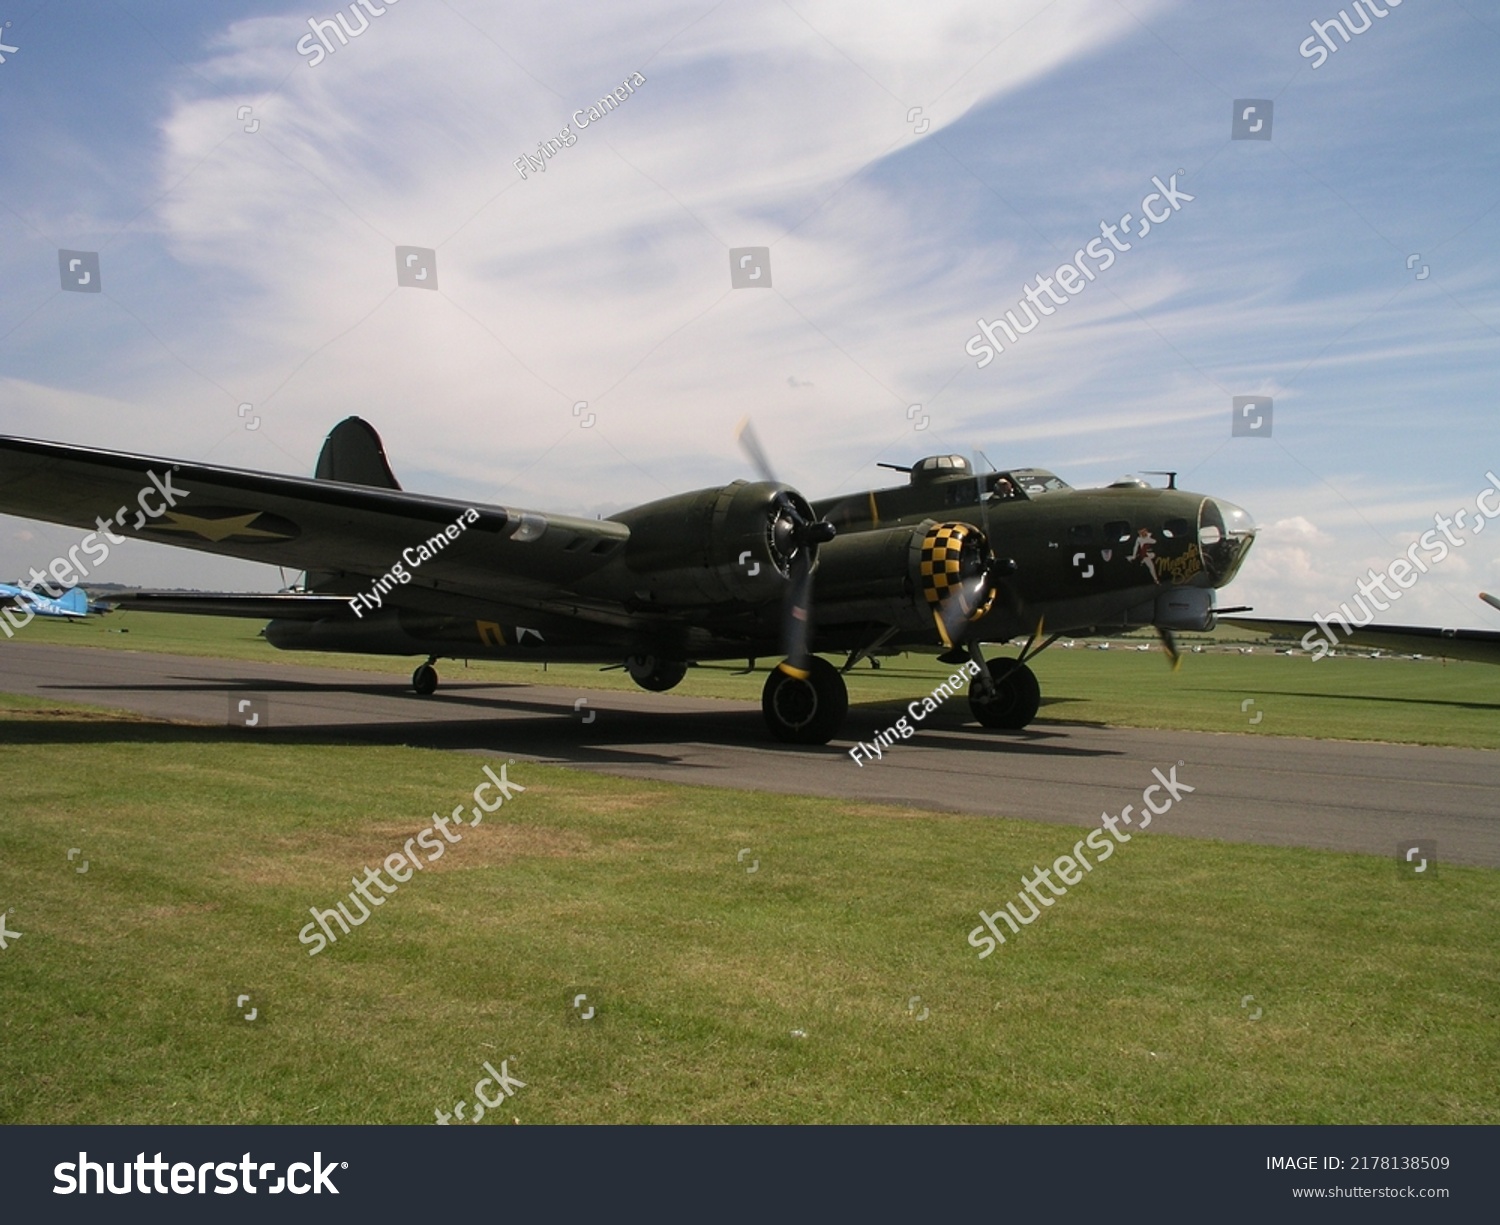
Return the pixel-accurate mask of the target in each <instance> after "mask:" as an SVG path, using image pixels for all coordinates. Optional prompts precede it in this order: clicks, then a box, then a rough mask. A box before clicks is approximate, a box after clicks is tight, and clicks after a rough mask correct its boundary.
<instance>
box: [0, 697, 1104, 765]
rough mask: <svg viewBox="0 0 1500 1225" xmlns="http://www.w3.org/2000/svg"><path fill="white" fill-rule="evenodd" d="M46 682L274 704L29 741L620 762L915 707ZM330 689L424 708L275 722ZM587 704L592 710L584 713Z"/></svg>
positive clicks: (824, 750) (958, 735) (876, 727)
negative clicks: (247, 719) (838, 717)
mask: <svg viewBox="0 0 1500 1225" xmlns="http://www.w3.org/2000/svg"><path fill="white" fill-rule="evenodd" d="M40 688H41V689H42V690H44V691H45V690H48V689H53V688H56V689H57V690H59V691H63V692H66V693H67V694H70V695H72V694H84V693H90V692H93V693H118V694H130V693H140V694H171V693H180V694H183V695H184V696H195V697H199V698H201V697H203V696H205V695H208V694H214V693H220V694H223V696H224V701H225V704H226V709H227V705H228V701H229V699H230V696H231V695H233V694H236V693H241V694H259V695H265V696H266V698H267V699H268V702H269V704H270V710H269V712H268V713H269V720H268V723H267V724H266V725H265V726H263V727H260V728H255V729H250V728H243V727H238V726H234V725H232V724H229V723H228V721H227V719H226V722H225V724H224V725H223V726H222V728H215V727H214V726H213V725H212V724H209V725H205V726H203V727H202V728H201V730H200V729H192V728H187V727H184V726H183V725H182V724H180V723H176V724H156V725H153V724H139V723H116V722H113V721H109V722H93V723H84V722H78V723H74V722H69V723H57V724H47V723H38V724H32V725H29V726H28V730H27V734H26V739H27V741H29V742H30V743H46V742H48V740H49V736H48V733H47V728H48V727H49V726H52V727H55V728H56V729H57V732H58V734H57V736H56V739H57V740H59V741H67V742H69V743H79V742H91V743H107V742H110V741H113V740H121V739H128V740H131V741H147V742H149V741H150V740H152V739H153V736H152V729H154V730H156V731H157V732H159V733H160V735H159V737H157V738H159V739H161V740H163V741H179V740H182V739H184V738H192V733H194V732H196V733H197V734H198V735H199V736H202V735H209V736H214V737H215V738H217V737H218V736H220V735H224V736H229V737H232V738H233V739H235V740H242V739H245V738H247V737H249V738H257V737H264V738H266V739H268V740H271V741H273V742H275V743H279V744H351V743H353V744H378V745H410V746H412V747H414V748H432V749H457V750H475V749H486V750H489V751H491V752H496V753H522V754H526V755H528V756H536V757H541V758H546V759H550V760H556V761H560V762H565V763H572V764H578V765H590V764H601V765H602V764H607V765H615V766H618V765H623V764H630V763H631V762H639V763H642V764H654V765H660V764H662V763H663V762H672V761H683V760H684V759H685V755H683V754H676V753H672V752H669V751H663V750H670V749H671V748H672V747H673V746H680V745H683V744H693V745H700V746H707V747H710V748H727V749H738V750H751V751H762V752H766V753H774V754H776V755H782V754H790V755H795V756H797V757H830V756H838V757H844V756H847V753H848V748H849V746H850V745H852V744H853V743H854V741H855V740H857V739H865V740H868V741H871V742H873V740H874V738H875V736H876V735H877V733H879V732H881V731H883V730H884V729H886V728H889V727H892V726H893V725H894V724H895V723H896V721H897V719H899V718H900V717H901V716H902V715H905V714H906V713H907V711H906V707H905V706H904V705H903V704H901V703H899V702H890V701H881V702H875V703H867V704H861V705H858V706H851V707H850V711H849V718H848V722H847V725H846V727H845V729H844V733H843V735H842V736H841V737H840V738H839V739H837V740H835V741H834V742H833V743H832V744H828V745H791V744H781V743H779V742H778V741H775V740H773V739H771V737H770V736H769V735H768V734H767V732H766V728H765V724H764V722H763V721H762V718H761V715H760V712H759V710H757V709H755V708H753V707H748V706H747V705H737V706H735V707H733V708H730V709H726V710H723V711H707V712H706V711H703V710H702V709H701V708H700V709H694V710H673V709H666V708H661V709H652V710H641V709H628V710H622V709H611V707H610V704H609V703H610V700H611V698H613V697H617V696H623V697H625V698H626V699H627V700H639V699H637V698H636V695H634V694H625V695H618V694H616V693H615V692H614V691H608V690H595V691H592V692H590V693H588V694H587V695H585V696H587V697H588V699H589V706H588V709H587V711H580V710H575V709H573V708H572V705H571V702H570V701H568V699H563V700H562V701H559V700H558V699H557V698H552V699H550V700H549V699H538V698H531V699H528V698H525V697H523V696H521V695H520V694H517V693H515V692H514V691H516V690H521V691H524V690H526V689H527V688H529V686H526V685H517V684H509V683H496V682H485V683H475V684H469V685H466V684H464V683H462V682H461V681H459V682H453V683H450V684H445V685H444V686H443V688H442V689H441V690H440V691H439V692H438V693H436V694H433V695H431V696H429V697H423V698H417V697H414V696H413V695H412V694H411V692H410V690H409V689H408V688H407V687H406V686H405V685H404V684H401V683H399V682H395V681H393V682H392V683H390V684H378V683H377V684H369V683H358V682H350V683H343V684H341V683H334V684H312V683H308V682H303V681H291V680H283V679H277V678H269V677H266V678H245V677H192V678H186V677H184V678H180V679H173V680H171V681H164V682H159V683H144V684H98V685H80V684H76V683H74V684H68V685H58V686H49V685H43V686H40ZM497 691H499V693H501V694H504V695H505V696H502V697H500V698H499V699H498V700H497V699H496V696H494V695H495V694H496V692H497ZM322 694H348V695H353V696H357V697H363V698H367V699H385V700H390V701H393V702H399V703H401V704H403V705H405V704H407V703H411V704H417V703H419V704H420V710H421V716H420V717H416V718H410V719H408V718H402V717H400V715H399V713H397V712H392V713H391V714H389V715H387V714H386V713H385V712H383V711H375V712H372V713H371V715H370V717H369V718H368V720H361V721H358V722H354V721H347V720H340V719H339V718H338V714H339V712H337V711H333V710H327V711H321V712H317V713H319V714H327V715H330V716H333V717H332V718H331V719H330V720H329V721H326V722H316V723H313V722H305V721H304V722H295V723H287V722H280V721H278V713H280V712H278V707H277V703H276V698H277V696H278V695H280V696H282V697H292V696H294V695H301V696H314V695H322ZM727 705H728V704H727V703H726V706H727ZM445 708H447V709H449V710H454V713H455V716H456V717H454V718H444V717H443V712H444V709H445ZM455 708H457V709H455ZM460 712H461V713H460ZM308 713H309V712H308V711H307V710H306V709H303V710H300V711H297V712H296V715H295V716H294V717H295V718H297V719H300V720H305V719H306V718H307V715H308ZM486 714H493V715H494V716H495V718H492V719H485V718H483V717H482V716H484V715H486ZM590 714H591V715H593V718H592V719H589V720H588V721H587V722H585V719H587V717H588V715H590ZM152 717H160V718H174V717H175V718H194V717H195V716H193V715H191V714H188V713H187V712H183V713H182V714H180V715H176V716H173V715H167V714H160V713H158V714H156V715H154V716H152ZM198 717H201V716H198ZM911 725H912V726H914V727H915V728H916V729H917V733H916V735H914V736H913V738H912V739H910V740H900V739H897V740H896V742H895V743H896V745H897V746H898V747H908V746H914V747H919V748H930V749H942V750H946V751H956V752H965V753H983V754H996V753H1003V754H1008V755H1010V754H1014V755H1020V756H1046V757H1079V758H1094V757H1114V756H1120V755H1121V754H1120V752H1119V751H1118V750H1115V749H1105V748H1098V747H1086V746H1083V745H1079V744H1077V743H1072V742H1070V741H1071V740H1072V735H1071V734H1070V731H1071V728H1074V727H1077V728H1082V727H1085V726H1087V725H1082V724H1074V725H1070V727H1069V730H1064V729H1063V728H1062V727H1058V728H1047V727H1036V726H1033V727H1030V728H1027V729H1026V730H1024V731H1019V732H1010V731H993V730H987V729H983V728H981V727H979V725H978V724H977V723H974V722H972V721H970V720H969V718H968V710H967V706H966V704H965V705H960V704H958V703H954V704H953V705H952V706H951V708H950V707H945V708H943V709H940V710H938V711H935V712H933V713H932V714H930V715H929V716H928V717H927V718H926V719H925V720H924V721H923V722H921V723H914V722H913V723H911ZM933 733H938V734H937V735H933ZM185 734H186V735H185ZM694 764H696V765H698V766H700V767H701V766H704V765H706V764H707V763H704V762H702V761H701V759H698V760H695V763H694Z"/></svg>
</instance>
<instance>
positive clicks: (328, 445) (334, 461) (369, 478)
mask: <svg viewBox="0 0 1500 1225" xmlns="http://www.w3.org/2000/svg"><path fill="white" fill-rule="evenodd" d="M314 475H315V476H316V477H317V478H318V480H320V481H342V482H343V483H344V484H346V485H372V486H374V487H375V488H376V489H400V488H401V483H400V482H399V481H398V480H396V475H395V473H393V472H392V471H391V465H390V462H389V461H388V460H387V459H386V457H385V447H384V446H383V445H382V444H381V441H380V435H379V434H377V433H376V432H375V427H374V426H372V425H371V424H370V423H369V422H368V421H365V420H363V419H362V418H360V417H345V418H344V419H343V420H342V421H340V422H339V423H338V424H337V425H336V426H334V427H333V429H332V430H330V431H329V433H328V438H327V440H326V441H325V442H324V443H323V451H322V453H321V454H320V455H319V456H318V467H317V470H316V471H315V472H314Z"/></svg>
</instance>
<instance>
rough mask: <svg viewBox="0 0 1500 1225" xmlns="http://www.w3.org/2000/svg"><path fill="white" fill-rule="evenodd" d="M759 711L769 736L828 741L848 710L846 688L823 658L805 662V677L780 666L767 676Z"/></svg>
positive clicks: (793, 740) (790, 741)
mask: <svg viewBox="0 0 1500 1225" xmlns="http://www.w3.org/2000/svg"><path fill="white" fill-rule="evenodd" d="M760 708H761V712H762V713H763V714H764V715H765V717H766V726H767V727H769V728H770V729H771V735H773V736H775V737H776V739H778V740H781V741H784V742H786V743H787V744H827V743H828V742H829V741H830V740H832V739H833V738H834V737H835V736H836V735H838V732H839V728H841V727H842V726H843V725H844V716H845V715H847V714H848V713H849V689H848V687H847V686H846V685H845V684H844V678H843V676H842V675H841V674H840V673H839V670H838V669H837V668H835V667H834V666H833V665H832V664H831V663H829V662H828V661H827V660H826V659H820V658H819V657H818V656H816V655H814V656H812V657H811V658H809V659H808V661H807V676H806V677H799V676H792V675H791V674H790V673H787V672H784V671H782V669H780V668H775V669H773V670H772V672H771V675H770V676H768V677H766V687H765V689H764V690H763V691H762V693H761V697H760Z"/></svg>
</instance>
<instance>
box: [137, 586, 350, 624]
mask: <svg viewBox="0 0 1500 1225" xmlns="http://www.w3.org/2000/svg"><path fill="white" fill-rule="evenodd" d="M109 603H110V605H111V607H114V608H123V609H126V610H128V611H130V612H165V613H193V614H196V615H198V616H200V617H252V618H254V619H256V620H258V621H272V620H276V619H280V620H283V621H321V620H322V619H323V618H324V617H337V616H341V615H343V614H344V613H347V612H349V611H350V604H351V603H352V601H351V600H350V599H349V597H348V596H337V595H304V594H302V593H301V592H296V591H283V592H279V593H277V594H275V595H255V594H249V595H239V594H235V593H231V592H215V591H191V592H184V591H127V592H126V593H125V594H124V595H120V596H111V597H110V600H109Z"/></svg>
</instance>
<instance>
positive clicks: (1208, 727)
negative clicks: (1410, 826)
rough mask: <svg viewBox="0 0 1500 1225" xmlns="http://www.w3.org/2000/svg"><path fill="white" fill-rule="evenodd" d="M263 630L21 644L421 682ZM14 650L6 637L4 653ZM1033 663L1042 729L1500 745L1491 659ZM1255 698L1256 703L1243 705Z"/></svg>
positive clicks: (486, 668)
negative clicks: (1056, 725) (1063, 726)
mask: <svg viewBox="0 0 1500 1225" xmlns="http://www.w3.org/2000/svg"><path fill="white" fill-rule="evenodd" d="M260 624H261V623H260V622H258V621H249V620H240V619H235V618H228V617H226V618H217V617H184V616H171V615H167V614H162V613H112V614H110V615H109V616H106V617H97V618H93V619H91V620H89V621H87V622H79V623H73V624H69V623H65V622H45V621H42V620H41V619H38V620H35V621H33V622H32V623H31V624H30V625H29V626H27V628H26V629H25V631H24V632H23V635H22V636H21V637H20V640H21V641H25V642H37V643H54V644H65V645H80V646H92V647H104V648H113V649H117V650H141V651H162V652H166V653H169V654H182V655H209V656H214V657H216V658H224V659H249V660H257V661H262V662H268V663H292V664H303V665H307V666H315V667H336V668H360V669H365V670H370V671H376V672H389V673H392V674H396V675H403V676H406V675H410V673H411V670H412V668H413V666H414V664H415V662H416V661H414V660H412V659H407V658H391V657H384V656H371V655H324V654H314V653H310V652H309V653H304V652H286V651H277V650H275V649H274V648H273V647H271V646H269V645H268V644H267V643H266V642H265V641H264V640H263V639H261V638H260V637H259V636H258V634H259V630H260ZM123 630H128V631H129V633H122V632H121V631H123ZM1231 636H1232V638H1233V640H1235V641H1239V640H1241V639H1243V640H1244V641H1246V642H1250V641H1252V639H1251V637H1250V636H1247V635H1245V634H1244V633H1243V632H1242V631H1220V632H1219V633H1218V634H1217V635H1216V636H1214V637H1204V638H1201V639H1200V638H1192V637H1186V638H1185V639H1184V645H1185V646H1186V647H1188V649H1189V650H1190V649H1191V644H1192V643H1194V642H1207V643H1209V644H1210V648H1212V646H1213V644H1214V643H1215V642H1216V641H1219V642H1223V641H1227V640H1229V639H1230V637H1231ZM1133 641H1135V642H1139V643H1143V644H1144V643H1147V642H1151V643H1154V641H1155V639H1154V638H1138V639H1135V640H1133ZM5 646H6V644H5V643H4V642H0V650H4V649H5ZM1009 653H1012V654H1013V653H1014V651H1011V652H1009ZM774 662H775V661H773V660H762V661H761V669H762V670H761V671H759V672H756V673H755V674H753V675H750V676H735V675H733V674H732V673H733V672H734V670H735V669H736V668H739V667H742V666H743V665H740V664H722V665H718V664H716V665H707V666H704V667H700V668H693V669H690V670H689V672H688V675H687V678H686V679H685V680H684V681H683V682H682V684H681V685H680V686H679V687H678V689H677V690H675V692H678V693H683V694H691V695H695V696H701V697H721V698H742V699H746V700H750V701H759V699H760V690H761V685H762V684H763V683H764V680H765V672H764V669H765V667H766V666H767V665H769V664H771V663H774ZM1034 666H1035V669H1036V672H1037V676H1038V678H1039V679H1040V681H1041V684H1042V695H1043V697H1042V701H1043V705H1042V710H1041V715H1040V719H1041V721H1043V722H1046V721H1065V722H1080V723H1109V724H1115V725H1119V726H1126V727H1170V728H1179V729H1191V730H1199V731H1210V732H1252V733H1254V734H1256V735H1263V736H1276V735H1281V736H1312V737H1317V738H1324V739H1349V740H1385V741H1393V742H1398V743H1412V744H1446V745H1456V746H1461V747H1467V748H1486V749H1496V748H1500V718H1497V715H1500V668H1495V667H1492V666H1489V665H1485V664H1476V663H1443V662H1441V661H1437V660H1404V659H1389V658H1387V659H1364V658H1357V657H1344V656H1340V657H1337V658H1332V659H1323V660H1319V661H1317V662H1314V661H1313V660H1312V659H1311V658H1310V657H1309V656H1307V655H1300V656H1287V655H1276V654H1274V653H1273V652H1272V651H1271V649H1270V648H1268V647H1267V646H1265V645H1264V644H1261V645H1258V646H1256V647H1255V648H1254V653H1253V654H1251V655H1241V654H1238V653H1236V652H1230V653H1223V652H1220V651H1215V650H1213V649H1209V650H1206V651H1205V652H1204V653H1203V654H1201V655H1194V654H1187V655H1185V656H1184V658H1183V662H1182V666H1181V668H1180V669H1178V670H1177V671H1176V672H1173V671H1172V670H1171V669H1170V668H1169V667H1168V666H1167V664H1166V661H1165V659H1164V657H1163V656H1162V654H1161V652H1160V651H1158V650H1156V649H1154V648H1153V649H1151V650H1149V651H1144V652H1140V651H1136V650H1134V649H1132V648H1128V647H1127V648H1125V649H1121V647H1120V646H1118V645H1117V646H1116V647H1115V648H1114V649H1111V650H1109V651H1090V650H1085V649H1083V648H1082V645H1081V643H1080V645H1079V647H1077V648H1075V649H1073V650H1064V649H1062V648H1060V647H1053V648H1051V649H1050V650H1048V651H1046V652H1045V653H1043V654H1042V655H1041V656H1039V657H1038V658H1037V660H1036V661H1035V665H1034ZM440 670H441V671H442V673H443V675H444V676H445V677H446V678H448V679H450V680H454V679H458V678H460V677H468V678H469V679H475V678H478V679H482V680H495V681H530V682H534V683H546V684H558V685H566V686H569V687H571V688H582V689H624V690H630V691H632V692H638V690H636V687H635V685H634V683H633V682H632V681H631V680H630V678H629V677H628V676H626V675H625V674H624V672H622V671H619V670H614V671H608V672H606V671H601V670H600V669H599V668H597V667H595V666H592V665H580V664H573V665H555V666H551V667H548V668H547V669H546V670H545V671H544V670H543V667H542V665H541V664H534V663H493V662H484V661H477V662H475V663H473V664H472V665H471V666H470V667H469V668H468V669H467V670H466V669H465V665H464V664H463V662H462V661H454V660H449V661H447V662H445V663H443V664H441V665H440ZM948 671H949V669H946V668H944V667H943V666H942V665H941V664H939V663H937V662H936V661H935V660H932V659H931V658H928V657H924V656H917V655H907V656H900V657H897V658H894V659H890V660H887V661H885V663H884V665H883V666H882V667H881V669H880V670H879V671H875V670H873V669H871V668H870V667H869V666H868V665H867V664H861V665H860V666H859V667H858V668H856V669H855V670H854V671H853V672H851V673H849V677H848V679H849V688H850V700H851V701H852V702H856V703H857V702H873V701H886V702H889V701H894V700H906V699H909V698H911V697H914V696H917V695H920V694H923V693H926V692H928V691H930V690H931V689H932V687H933V685H934V684H935V683H936V681H937V678H939V677H940V676H944V675H947V673H948ZM1247 702H1253V703H1254V704H1253V705H1251V706H1245V703H1247ZM1257 716H1259V718H1258V719H1257Z"/></svg>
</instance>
